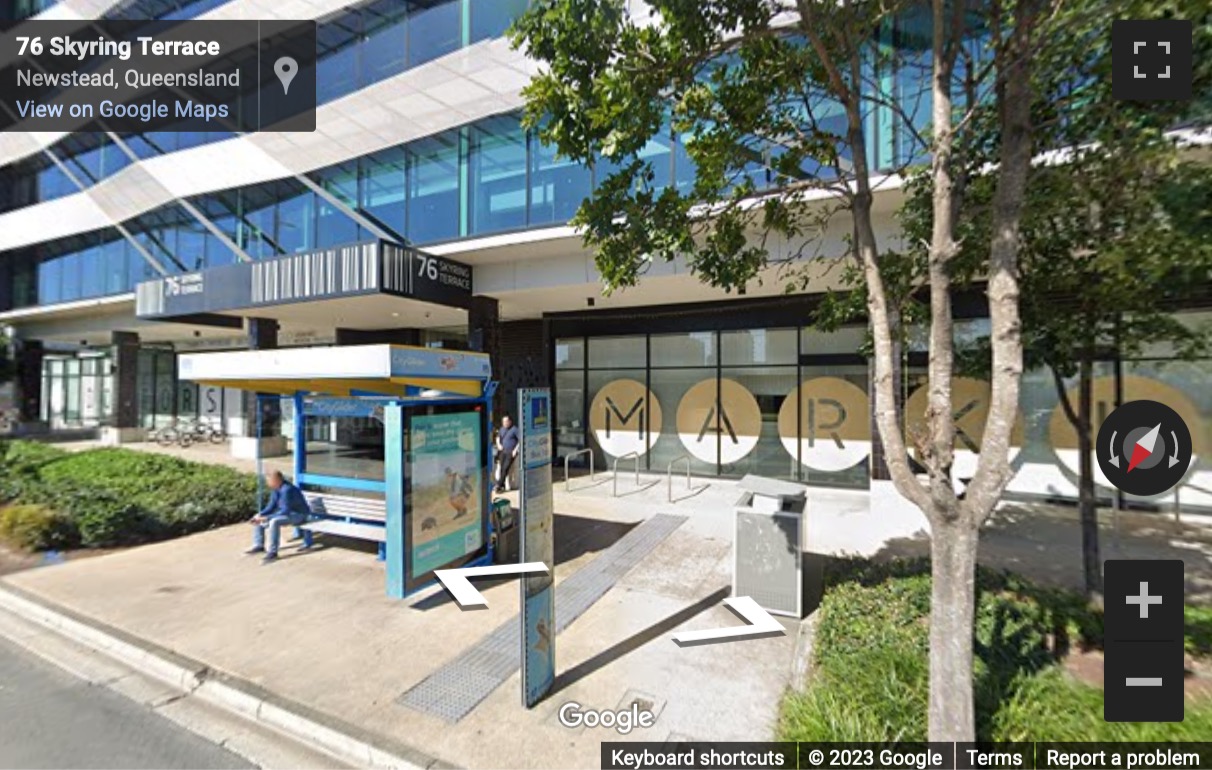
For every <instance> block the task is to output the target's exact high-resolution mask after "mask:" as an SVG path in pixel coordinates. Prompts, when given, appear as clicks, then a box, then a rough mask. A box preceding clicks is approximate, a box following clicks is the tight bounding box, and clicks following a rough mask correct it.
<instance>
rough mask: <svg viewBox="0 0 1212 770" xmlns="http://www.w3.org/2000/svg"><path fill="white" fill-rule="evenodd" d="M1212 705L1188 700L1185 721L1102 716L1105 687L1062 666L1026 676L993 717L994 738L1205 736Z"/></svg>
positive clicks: (1177, 738) (1170, 738)
mask: <svg viewBox="0 0 1212 770" xmlns="http://www.w3.org/2000/svg"><path fill="white" fill-rule="evenodd" d="M1209 735H1212V705H1209V704H1208V703H1206V702H1205V703H1202V704H1192V703H1190V702H1188V703H1187V708H1186V714H1185V716H1184V719H1183V721H1182V722H1169V723H1166V722H1152V723H1151V722H1104V721H1103V693H1102V691H1101V690H1099V689H1098V688H1095V687H1091V686H1089V685H1085V684H1082V683H1081V682H1077V681H1075V680H1074V679H1073V678H1072V677H1070V676H1069V675H1068V674H1066V673H1065V672H1064V670H1063V669H1061V668H1060V667H1054V668H1051V669H1048V670H1047V671H1044V672H1042V673H1040V674H1039V675H1038V676H1034V677H1030V678H1028V679H1025V680H1024V681H1023V682H1022V683H1021V684H1020V686H1019V687H1018V688H1017V689H1016V690H1015V691H1014V693H1013V695H1012V696H1011V697H1010V698H1009V700H1008V701H1007V702H1006V703H1005V704H1003V706H1002V707H1001V708H1000V709H999V710H998V712H997V714H996V715H995V716H994V719H993V729H992V731H991V735H990V739H991V740H995V741H1018V740H1021V741H1158V742H1160V741H1205V740H1207V738H1208V736H1209Z"/></svg>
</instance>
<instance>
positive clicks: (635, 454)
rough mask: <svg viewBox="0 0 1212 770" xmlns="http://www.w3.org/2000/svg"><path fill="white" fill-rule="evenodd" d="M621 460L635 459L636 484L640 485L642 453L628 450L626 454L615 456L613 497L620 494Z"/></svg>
mask: <svg viewBox="0 0 1212 770" xmlns="http://www.w3.org/2000/svg"><path fill="white" fill-rule="evenodd" d="M619 460H635V485H636V486H637V487H638V486H639V485H640V453H639V452H628V453H627V454H625V455H620V456H618V457H616V458H614V491H613V493H612V495H611V496H612V497H618V496H619Z"/></svg>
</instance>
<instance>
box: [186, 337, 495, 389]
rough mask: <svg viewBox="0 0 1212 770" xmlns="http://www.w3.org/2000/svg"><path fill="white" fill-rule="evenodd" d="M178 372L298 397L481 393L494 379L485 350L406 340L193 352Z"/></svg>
mask: <svg viewBox="0 0 1212 770" xmlns="http://www.w3.org/2000/svg"><path fill="white" fill-rule="evenodd" d="M178 370H179V377H180V379H182V380H189V381H192V382H196V383H198V384H199V385H211V386H215V387H223V388H236V389H239V390H249V391H254V392H257V393H276V394H279V395H284V396H286V395H290V396H293V395H295V394H297V393H305V394H311V395H318V396H334V397H342V398H348V397H351V396H352V397H357V396H373V397H382V396H391V397H399V398H410V397H415V396H418V395H420V394H422V393H424V394H425V395H427V396H431V395H458V396H471V397H476V398H479V397H482V396H484V395H485V393H486V392H487V386H488V382H489V381H490V380H491V379H492V365H491V364H490V363H489V358H488V355H487V354H485V353H471V352H467V351H459V350H444V349H441V348H419V347H410V346H406V345H350V346H336V347H306V348H278V349H274V350H238V351H223V352H216V353H188V354H184V355H182V356H180V358H179V360H178Z"/></svg>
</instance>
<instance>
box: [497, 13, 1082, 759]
mask: <svg viewBox="0 0 1212 770" xmlns="http://www.w3.org/2000/svg"><path fill="white" fill-rule="evenodd" d="M1058 3H1059V0H990V1H989V2H983V3H979V4H978V3H971V4H967V3H962V2H946V1H945V0H927V1H924V2H920V3H916V4H914V3H909V2H907V1H906V0H892V1H891V2H878V3H877V2H870V1H869V0H828V1H826V2H820V1H818V0H650V2H649V3H647V7H648V8H649V9H650V10H651V14H646V15H644V17H643V18H640V17H639V16H633V15H629V14H628V12H627V10H626V8H625V3H624V0H537V2H535V3H533V4H532V6H531V8H530V10H529V11H528V13H527V14H525V15H524V16H523V17H522V18H521V19H520V20H519V21H518V23H517V24H516V26H515V30H514V40H515V43H516V44H517V45H518V46H520V47H521V48H522V49H523V50H524V51H525V52H526V53H527V54H528V55H529V56H530V57H531V58H532V59H533V60H536V61H537V62H539V63H540V65H541V71H540V74H538V75H537V76H536V77H535V78H534V80H533V81H532V83H531V84H530V85H529V86H528V87H527V89H526V91H525V95H526V98H527V108H526V121H527V123H528V125H529V126H531V127H533V128H538V129H539V130H540V136H541V138H542V139H543V140H544V141H546V142H549V143H552V144H554V145H555V146H556V147H557V149H558V151H559V152H560V153H561V154H562V155H564V156H567V157H570V158H571V159H573V160H576V161H580V162H583V163H586V164H595V165H596V167H597V169H598V171H599V174H598V177H599V182H598V187H597V189H596V190H595V192H594V194H593V196H592V197H591V198H590V199H588V200H587V201H585V202H584V203H583V204H582V206H581V208H580V209H579V211H578V212H577V215H576V217H575V218H574V220H573V224H574V225H577V226H579V227H580V228H581V229H582V231H583V233H584V238H585V241H586V243H587V245H588V246H589V247H591V248H592V249H593V250H594V252H595V259H596V264H597V268H598V271H599V273H600V274H601V276H602V279H603V282H604V283H605V286H606V288H607V290H613V289H618V288H624V287H628V286H631V285H634V284H635V283H637V282H638V280H639V279H640V277H641V275H642V274H643V272H644V271H645V269H646V268H647V266H648V265H650V264H651V263H652V262H654V261H655V260H674V259H684V260H686V262H687V264H688V265H689V266H690V268H691V269H692V270H693V271H694V272H695V273H696V274H697V275H698V276H699V277H700V278H701V279H702V280H704V281H706V282H707V283H709V284H711V285H713V286H717V287H721V288H723V289H726V290H730V291H731V290H743V289H744V287H745V286H746V284H748V283H749V282H751V281H754V280H759V279H761V278H762V277H763V276H769V275H770V272H769V271H771V270H773V269H777V268H780V267H787V266H789V265H790V266H792V267H794V266H797V265H802V264H803V260H804V259H805V258H806V257H807V256H809V255H811V254H812V253H813V249H814V244H817V243H819V241H820V236H821V235H822V233H823V231H824V227H825V225H826V224H827V223H829V222H831V221H834V220H835V218H838V219H840V218H842V217H844V218H845V219H844V221H845V223H846V226H847V229H848V230H849V233H850V238H849V244H848V245H849V248H848V254H847V255H846V257H847V258H848V259H849V260H851V263H852V264H853V265H854V269H855V270H856V271H857V274H859V275H861V276H862V281H863V287H864V299H865V303H866V308H865V309H866V314H867V317H868V319H869V323H870V331H871V339H872V346H871V347H872V370H873V380H872V382H873V401H874V414H875V422H876V425H877V428H878V433H879V438H880V440H881V442H882V444H883V447H884V449H885V454H886V458H887V459H886V462H887V466H888V471H889V475H890V476H891V478H892V480H893V483H894V484H895V486H896V489H897V490H898V491H899V493H900V494H901V495H903V496H904V497H906V498H907V499H908V500H910V501H912V503H913V504H915V505H917V506H918V507H919V508H920V509H921V510H922V511H923V512H924V513H925V515H926V517H927V518H928V520H929V522H930V527H931V554H932V571H933V587H932V607H931V621H930V696H929V704H930V705H929V709H930V713H929V724H930V728H929V732H930V739H931V740H936V741H970V740H973V738H974V732H975V721H974V705H973V699H972V692H973V691H972V660H973V656H972V637H973V633H972V631H973V613H974V601H975V585H974V572H975V565H976V550H977V537H978V530H979V528H980V525H981V524H982V523H983V522H984V521H985V520H986V518H987V517H988V516H989V514H990V512H991V511H992V509H993V506H994V505H995V504H996V502H997V500H998V499H999V497H1000V495H1001V492H1002V490H1003V489H1004V488H1005V485H1006V483H1007V482H1008V481H1009V479H1010V478H1011V476H1012V472H1011V468H1010V463H1009V452H1010V436H1011V431H1012V428H1013V424H1014V417H1015V414H1016V412H1017V408H1018V396H1019V381H1020V376H1021V372H1022V345H1021V339H1020V336H1019V329H1020V319H1019V312H1018V299H1019V286H1018V279H1017V274H1018V250H1019V245H1020V241H1021V237H1020V219H1021V212H1022V207H1023V203H1024V197H1025V193H1026V184H1027V176H1028V171H1029V167H1030V164H1031V159H1032V154H1033V151H1034V141H1033V116H1032V113H1031V106H1032V104H1033V99H1032V98H1031V92H1030V89H1031V84H1032V77H1031V68H1032V53H1033V50H1034V49H1035V48H1036V47H1037V46H1038V45H1039V41H1040V39H1041V38H1042V39H1047V38H1048V37H1049V36H1055V35H1058V34H1064V32H1063V30H1058V29H1056V28H1054V27H1053V26H1052V25H1051V19H1052V18H1053V16H1054V14H1053V8H1054V6H1055V5H1056V4H1058ZM633 5H639V4H633ZM912 13H916V14H918V17H919V18H920V19H922V21H923V24H922V26H923V27H924V29H925V34H924V36H923V37H924V38H925V41H926V43H925V45H924V46H923V47H922V48H921V49H920V50H916V51H902V50H898V49H897V47H896V46H891V45H885V44H881V31H882V30H886V29H887V28H889V27H890V26H891V25H892V24H893V22H894V21H895V20H896V19H897V18H898V17H900V16H902V15H903V14H912ZM975 38H979V39H980V41H981V44H980V45H977V44H975V43H974V39H975ZM912 66H919V67H921V69H922V71H923V78H922V82H923V83H924V84H926V86H925V88H924V96H925V101H926V103H927V104H928V110H929V121H928V123H929V127H928V132H921V133H918V134H914V133H913V132H912V130H911V129H912V127H913V126H914V125H918V124H919V123H920V122H923V121H920V120H919V119H920V118H922V117H924V116H923V115H920V114H914V113H913V111H912V109H911V107H910V106H909V105H907V104H906V103H905V98H904V94H903V93H897V92H896V89H891V90H890V89H888V88H887V86H886V85H885V84H884V83H882V82H881V76H883V75H886V74H887V73H888V72H890V71H893V70H898V71H899V69H900V68H901V67H912ZM890 68H891V69H890ZM986 103H988V104H990V105H992V106H993V109H994V111H995V114H996V121H997V126H998V129H999V130H998V137H997V140H996V142H995V155H996V158H997V167H996V169H995V170H994V171H993V172H991V173H990V174H989V175H988V179H989V180H990V183H991V184H992V185H993V190H994V193H993V199H992V207H991V231H992V232H993V233H994V237H993V238H992V239H991V240H990V243H989V246H988V249H987V253H986V254H985V255H984V259H983V266H984V269H983V273H984V275H985V276H986V278H987V281H986V292H987V295H988V298H989V309H990V324H991V328H992V331H993V333H992V345H991V351H992V356H991V358H992V364H991V370H990V374H991V377H990V380H991V382H992V390H991V399H990V407H989V410H988V417H987V421H986V425H985V430H984V435H983V446H982V451H981V454H980V459H979V467H978V469H977V472H976V475H975V476H974V478H972V480H971V481H970V482H969V484H968V486H967V489H966V493H965V494H964V495H963V496H962V497H961V496H959V495H957V493H956V491H955V485H954V483H953V480H952V465H953V460H954V450H953V439H954V434H955V425H954V417H953V414H952V410H951V379H952V370H953V368H954V353H955V350H954V345H953V342H952V336H953V334H952V331H953V329H952V307H951V302H952V288H953V276H952V271H953V263H954V261H955V260H956V259H957V257H958V256H959V254H960V244H959V242H958V241H957V238H956V235H957V228H958V226H959V219H958V215H959V212H960V210H961V203H962V201H963V200H964V197H965V195H966V190H965V188H964V186H963V184H961V183H960V176H959V172H960V171H961V170H962V169H963V168H964V166H963V165H962V163H961V160H962V159H961V158H958V157H957V155H956V153H957V152H958V151H959V150H960V149H961V146H962V145H960V144H959V143H958V142H957V136H959V135H962V133H963V132H964V131H966V130H967V126H968V124H969V123H970V122H971V121H972V120H973V118H974V116H975V115H976V113H977V112H978V111H979V109H980V106H981V105H983V104H986ZM873 116H887V117H888V118H889V119H890V120H892V121H894V122H896V123H898V124H899V125H901V126H903V127H905V129H906V131H905V136H906V137H910V138H916V140H917V141H919V142H920V147H921V148H922V149H924V150H927V151H928V155H929V172H928V175H929V186H930V190H931V218H930V219H931V231H930V234H929V238H928V241H927V245H926V252H927V256H926V259H925V261H924V263H923V265H922V270H921V275H920V278H921V280H922V282H923V283H924V286H925V290H926V291H927V293H928V296H929V303H928V304H929V310H930V315H929V321H928V324H929V326H928V329H929V338H930V362H929V384H928V391H929V406H928V408H927V414H926V424H927V425H928V435H926V436H923V437H920V440H919V441H917V442H916V443H917V449H918V454H919V458H920V460H921V464H922V467H924V468H925V471H926V472H925V474H924V475H925V479H924V480H923V479H921V478H919V476H918V474H917V473H916V472H915V468H914V467H913V466H912V465H911V464H910V460H909V454H908V449H907V440H906V435H905V431H904V428H903V421H902V419H901V411H902V410H901V406H900V403H899V401H898V397H897V394H898V389H899V379H900V367H899V365H898V363H899V360H900V341H901V337H902V333H903V322H904V318H903V316H902V314H901V304H900V302H899V299H900V296H901V292H900V290H899V288H898V287H896V286H890V285H889V282H888V276H905V275H908V274H911V273H913V271H914V270H913V265H912V263H907V262H906V259H907V257H906V256H905V255H904V254H900V253H897V252H896V251H895V250H894V249H892V248H890V245H889V244H881V243H880V242H879V240H878V238H877V229H876V226H875V222H874V217H873V209H874V202H875V196H876V193H877V192H878V190H879V187H880V185H881V184H884V183H888V182H887V181H881V180H895V178H897V172H898V171H901V170H903V169H898V168H895V167H894V168H891V169H889V168H883V169H880V171H883V172H891V175H890V177H884V176H882V175H881V174H880V173H877V169H875V168H873V167H872V166H871V163H870V158H871V157H872V156H873V152H874V150H875V144H874V142H875V137H874V136H872V135H871V134H870V131H869V126H870V125H871V119H872V118H873ZM877 120H878V117H877ZM667 126H672V130H673V132H674V133H675V134H676V135H678V136H680V137H685V138H686V141H685V152H686V154H687V156H688V157H689V159H690V160H691V161H693V163H694V165H695V166H696V170H697V174H696V177H695V179H694V182H693V184H682V185H676V184H667V183H664V180H662V179H661V177H660V176H659V175H658V173H657V169H655V168H654V167H653V165H652V163H651V162H650V161H648V160H646V155H645V148H646V147H647V146H648V145H649V143H650V142H651V141H653V140H654V138H659V137H662V136H664V135H665V132H667V130H668V129H667V128H666V127H667ZM906 155H908V153H907V154H906ZM775 242H777V243H779V244H787V246H786V247H785V248H783V247H781V246H780V247H779V248H777V249H776V247H775V246H774V243H775ZM907 264H908V265H909V267H908V268H906V267H905V265H907ZM808 320H809V319H805V321H808Z"/></svg>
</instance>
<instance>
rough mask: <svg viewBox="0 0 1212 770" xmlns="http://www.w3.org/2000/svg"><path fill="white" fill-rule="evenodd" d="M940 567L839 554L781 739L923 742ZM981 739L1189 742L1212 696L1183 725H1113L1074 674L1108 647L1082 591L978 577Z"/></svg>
mask: <svg viewBox="0 0 1212 770" xmlns="http://www.w3.org/2000/svg"><path fill="white" fill-rule="evenodd" d="M929 570H930V567H929V563H928V561H926V560H923V559H915V560H902V561H894V562H889V563H881V564H875V563H872V562H869V561H865V560H861V559H847V560H839V561H837V562H835V563H833V564H831V565H830V567H829V568H828V570H827V572H826V586H827V587H826V593H825V598H824V600H823V601H822V603H821V606H820V609H819V610H818V613H819V617H818V624H817V632H816V640H815V645H814V658H815V659H814V661H813V663H814V667H813V672H812V675H811V676H812V678H811V680H810V683H809V687H808V688H807V690H806V691H805V692H803V693H794V692H791V693H788V694H787V695H786V696H785V697H784V700H783V703H782V707H781V713H780V723H779V730H778V732H779V739H780V740H787V741H873V740H878V741H893V740H899V741H922V740H925V739H926V727H927V724H926V708H927V691H928V681H929V667H928V662H927V657H928V652H929V642H928V625H929V614H930V574H929ZM977 595H978V598H977V612H976V629H975V640H974V642H975V643H974V656H975V661H974V666H973V680H974V697H975V704H976V721H977V738H978V740H994V741H1013V740H1023V741H1098V740H1116V741H1129V740H1133V741H1179V740H1188V741H1194V740H1206V739H1207V736H1209V735H1212V702H1209V701H1208V700H1204V701H1202V702H1199V703H1190V702H1189V703H1188V706H1187V712H1186V720H1185V721H1183V722H1181V723H1157V724H1135V723H1113V724H1108V723H1106V722H1104V721H1103V718H1102V692H1101V691H1100V690H1099V689H1098V688H1095V687H1091V686H1089V685H1088V684H1085V683H1082V682H1080V681H1078V680H1076V679H1075V678H1074V677H1072V676H1071V675H1070V674H1068V673H1067V672H1066V671H1065V669H1064V666H1063V659H1064V656H1065V655H1066V654H1067V652H1068V651H1069V650H1070V649H1074V648H1083V649H1090V648H1093V649H1097V648H1100V647H1101V645H1102V618H1101V616H1100V615H1099V614H1097V613H1096V612H1094V611H1092V610H1090V609H1089V608H1087V606H1086V604H1085V602H1084V601H1083V600H1082V598H1081V597H1080V596H1078V595H1076V594H1073V593H1070V592H1066V591H1061V590H1056V589H1050V588H1044V587H1040V586H1037V585H1034V584H1032V583H1031V582H1030V581H1027V580H1024V579H1023V578H1021V577H1018V576H1016V575H1013V574H1010V573H1005V572H994V571H990V570H985V569H981V570H979V571H978V575H977ZM1186 625H1187V638H1186V646H1187V649H1188V651H1189V652H1192V653H1194V654H1200V655H1207V654H1208V653H1209V651H1210V650H1212V610H1208V609H1204V608H1188V610H1187V623H1186Z"/></svg>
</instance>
